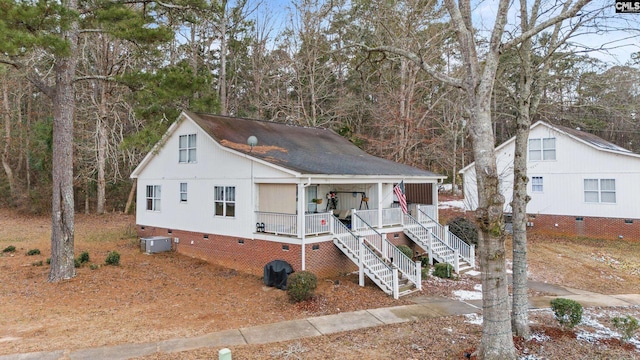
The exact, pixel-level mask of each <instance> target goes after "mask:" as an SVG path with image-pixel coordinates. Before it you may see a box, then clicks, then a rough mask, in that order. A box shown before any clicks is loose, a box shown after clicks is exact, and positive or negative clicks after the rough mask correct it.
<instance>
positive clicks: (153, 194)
mask: <svg viewBox="0 0 640 360" xmlns="http://www.w3.org/2000/svg"><path fill="white" fill-rule="evenodd" d="M147 210H151V211H160V185H147Z"/></svg>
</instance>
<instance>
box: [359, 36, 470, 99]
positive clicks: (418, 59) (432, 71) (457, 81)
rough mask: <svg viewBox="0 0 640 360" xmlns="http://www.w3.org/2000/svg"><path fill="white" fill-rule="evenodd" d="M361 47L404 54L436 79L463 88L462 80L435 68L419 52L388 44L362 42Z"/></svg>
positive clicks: (368, 49) (369, 50)
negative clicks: (373, 45) (369, 44)
mask: <svg viewBox="0 0 640 360" xmlns="http://www.w3.org/2000/svg"><path fill="white" fill-rule="evenodd" d="M360 47H362V48H364V49H365V50H367V51H368V52H374V51H379V52H388V53H392V54H396V55H399V56H403V57H405V58H407V59H409V60H410V61H411V62H413V63H414V64H416V65H417V66H418V67H420V69H421V70H423V71H424V72H426V73H427V74H429V75H431V76H433V77H434V78H435V79H437V80H439V81H442V82H443V83H445V84H448V85H451V86H454V87H457V88H460V89H462V88H463V87H462V80H460V79H457V78H454V77H451V76H448V75H446V74H443V73H441V72H439V71H437V70H436V69H435V68H433V67H432V66H430V65H428V64H426V63H425V62H424V60H423V59H422V58H421V57H420V56H418V55H417V54H415V53H413V52H411V51H407V50H404V49H400V48H397V47H394V46H387V45H381V46H376V47H373V48H372V47H369V46H366V45H363V44H360Z"/></svg>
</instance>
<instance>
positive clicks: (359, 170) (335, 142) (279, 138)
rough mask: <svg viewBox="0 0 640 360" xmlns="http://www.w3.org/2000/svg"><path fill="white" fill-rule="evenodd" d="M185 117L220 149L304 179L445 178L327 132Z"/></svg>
mask: <svg viewBox="0 0 640 360" xmlns="http://www.w3.org/2000/svg"><path fill="white" fill-rule="evenodd" d="M185 114H186V115H187V116H188V117H189V118H191V119H192V120H193V121H194V122H196V123H197V124H198V126H200V127H201V128H202V129H203V130H204V131H206V132H207V133H208V134H209V135H210V136H211V137H212V138H213V139H215V140H216V141H217V142H218V143H219V144H220V145H222V146H224V147H226V148H229V149H233V150H235V151H238V152H242V153H245V154H247V155H249V156H252V157H254V158H258V159H261V160H264V161H266V162H269V163H272V164H275V165H278V166H282V167H284V168H287V169H290V170H293V171H296V172H299V173H300V174H305V175H306V174H310V175H314V174H325V175H368V176H376V175H377V176H398V177H399V178H400V177H403V176H412V177H414V176H418V177H430V178H434V177H435V178H442V177H443V176H442V175H438V174H436V173H433V172H431V171H427V170H422V169H418V168H416V167H413V166H409V165H404V164H400V163H396V162H394V161H390V160H386V159H382V158H379V157H376V156H373V155H370V154H367V153H366V152H365V151H363V150H361V149H360V148H358V147H357V146H355V145H354V144H352V143H351V142H349V141H348V140H347V139H345V138H344V137H342V136H340V135H338V134H337V133H336V132H334V131H332V130H329V129H324V128H316V127H303V126H297V125H287V124H282V123H276V122H271V121H263V120H252V119H245V118H236V117H229V116H221V115H211V114H202V113H192V112H185ZM249 136H255V137H257V139H258V144H257V145H256V146H254V147H253V148H251V147H250V146H249V145H247V139H248V138H249Z"/></svg>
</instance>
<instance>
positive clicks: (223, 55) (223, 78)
mask: <svg viewBox="0 0 640 360" xmlns="http://www.w3.org/2000/svg"><path fill="white" fill-rule="evenodd" d="M222 5H223V7H222V21H221V22H220V79H218V83H219V87H220V89H219V92H220V114H222V115H228V113H229V109H228V104H227V21H228V19H227V1H223V2H222Z"/></svg>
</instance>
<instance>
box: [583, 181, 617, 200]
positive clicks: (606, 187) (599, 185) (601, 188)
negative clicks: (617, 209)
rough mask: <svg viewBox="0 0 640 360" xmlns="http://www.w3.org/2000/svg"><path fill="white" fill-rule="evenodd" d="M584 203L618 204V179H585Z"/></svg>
mask: <svg viewBox="0 0 640 360" xmlns="http://www.w3.org/2000/svg"><path fill="white" fill-rule="evenodd" d="M584 201H585V202H588V203H609V204H615V203H616V179H584Z"/></svg>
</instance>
